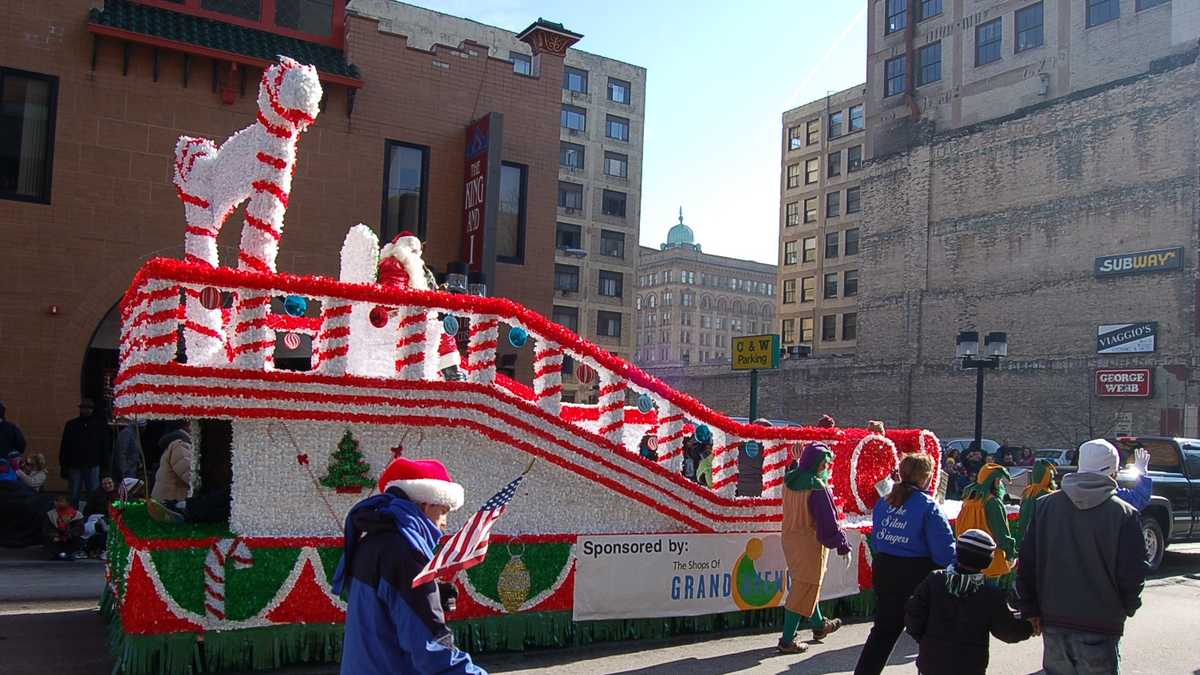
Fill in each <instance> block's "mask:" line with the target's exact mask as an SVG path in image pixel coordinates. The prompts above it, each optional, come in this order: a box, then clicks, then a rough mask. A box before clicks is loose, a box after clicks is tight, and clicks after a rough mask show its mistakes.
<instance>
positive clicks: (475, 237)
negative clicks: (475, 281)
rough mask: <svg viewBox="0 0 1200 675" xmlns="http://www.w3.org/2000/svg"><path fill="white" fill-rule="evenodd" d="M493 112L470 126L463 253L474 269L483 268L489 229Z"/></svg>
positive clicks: (480, 269)
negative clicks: (488, 197) (489, 151)
mask: <svg viewBox="0 0 1200 675" xmlns="http://www.w3.org/2000/svg"><path fill="white" fill-rule="evenodd" d="M490 122H491V116H489V115H484V116H483V117H481V118H479V119H478V120H476V121H475V122H474V123H472V124H471V126H469V127H467V152H466V158H465V160H466V161H465V162H464V164H465V167H464V168H465V171H464V175H463V186H464V188H465V189H464V197H463V222H462V227H463V233H462V257H463V260H464V261H466V263H467V266H468V268H469V269H470V270H471V271H472V272H483V271H485V268H484V259H485V254H484V239H485V236H486V232H487V229H486V227H485V225H486V222H487V216H488V213H487V204H488V199H487V196H488V149H489V145H490V140H491V139H490V136H491V124H490Z"/></svg>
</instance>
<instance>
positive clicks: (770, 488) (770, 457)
mask: <svg viewBox="0 0 1200 675" xmlns="http://www.w3.org/2000/svg"><path fill="white" fill-rule="evenodd" d="M792 445H793V444H792V443H790V442H788V443H775V444H774V445H768V446H767V447H766V449H765V450H763V468H762V480H763V493H762V496H764V497H768V498H770V497H779V496H780V495H781V494H782V489H783V488H782V485H783V474H784V472H785V471H787V465H788V463H789V462H791V461H792V453H791V448H792Z"/></svg>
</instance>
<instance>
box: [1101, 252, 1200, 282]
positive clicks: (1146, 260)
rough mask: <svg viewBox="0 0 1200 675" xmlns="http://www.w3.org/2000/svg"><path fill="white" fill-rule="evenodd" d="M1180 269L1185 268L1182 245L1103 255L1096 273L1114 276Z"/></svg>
mask: <svg viewBox="0 0 1200 675" xmlns="http://www.w3.org/2000/svg"><path fill="white" fill-rule="evenodd" d="M1179 269H1183V247H1182V246H1175V247H1173V248H1158V249H1154V250H1152V251H1141V252H1138V253H1118V254H1117V255H1106V256H1101V257H1099V258H1096V269H1095V273H1096V276H1098V277H1113V276H1118V275H1121V274H1143V273H1146V272H1164V271H1167V270H1179Z"/></svg>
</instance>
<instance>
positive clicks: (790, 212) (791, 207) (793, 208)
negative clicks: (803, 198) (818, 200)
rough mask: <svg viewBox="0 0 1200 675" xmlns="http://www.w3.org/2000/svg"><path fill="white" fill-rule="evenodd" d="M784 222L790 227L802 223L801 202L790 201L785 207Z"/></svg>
mask: <svg viewBox="0 0 1200 675" xmlns="http://www.w3.org/2000/svg"><path fill="white" fill-rule="evenodd" d="M784 222H785V223H786V224H787V226H788V227H791V226H793V225H799V224H800V202H788V203H787V206H786V207H784Z"/></svg>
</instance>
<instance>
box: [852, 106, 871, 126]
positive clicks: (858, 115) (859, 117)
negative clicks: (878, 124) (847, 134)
mask: <svg viewBox="0 0 1200 675" xmlns="http://www.w3.org/2000/svg"><path fill="white" fill-rule="evenodd" d="M866 128H867V118H866V114H865V113H864V112H863V107H862V104H861V103H860V104H859V105H852V106H850V131H851V132H852V133H853V132H855V131H862V130H863V129H866Z"/></svg>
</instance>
